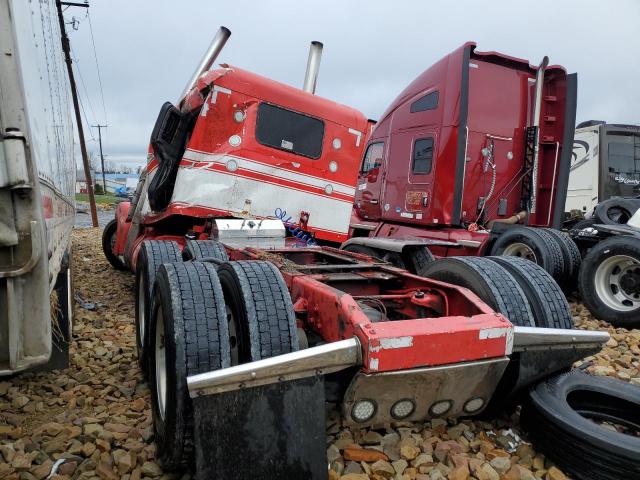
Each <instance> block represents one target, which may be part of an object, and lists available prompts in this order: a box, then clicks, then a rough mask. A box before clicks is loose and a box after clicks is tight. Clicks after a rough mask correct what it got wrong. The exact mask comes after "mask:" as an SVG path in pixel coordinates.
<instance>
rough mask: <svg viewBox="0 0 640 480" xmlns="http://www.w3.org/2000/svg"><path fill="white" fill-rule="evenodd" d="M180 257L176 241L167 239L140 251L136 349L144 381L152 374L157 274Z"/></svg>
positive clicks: (149, 243)
mask: <svg viewBox="0 0 640 480" xmlns="http://www.w3.org/2000/svg"><path fill="white" fill-rule="evenodd" d="M180 255H181V254H180V247H179V246H178V244H177V243H176V242H172V241H164V240H145V241H144V242H142V245H141V247H140V251H139V252H138V260H137V262H136V281H135V300H136V304H135V305H136V309H135V320H136V347H137V350H138V364H139V365H140V370H142V374H143V376H144V378H147V376H148V373H149V356H148V351H149V345H150V338H151V337H149V319H150V318H151V309H152V303H153V302H152V301H151V299H152V298H153V284H154V282H155V280H156V273H157V272H158V268H160V265H162V264H163V263H174V262H180V261H182V260H181V256H180Z"/></svg>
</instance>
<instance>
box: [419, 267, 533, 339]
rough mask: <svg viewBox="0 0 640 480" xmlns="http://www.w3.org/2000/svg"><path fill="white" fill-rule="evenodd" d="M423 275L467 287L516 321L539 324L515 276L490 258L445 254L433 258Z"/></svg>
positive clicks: (525, 323)
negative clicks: (447, 256)
mask: <svg viewBox="0 0 640 480" xmlns="http://www.w3.org/2000/svg"><path fill="white" fill-rule="evenodd" d="M424 276H425V277H427V278H433V279H434V280H441V281H443V282H447V283H452V284H454V285H458V286H460V287H465V288H468V289H469V290H471V291H472V292H473V293H475V294H476V295H477V296H478V297H480V299H481V300H482V301H483V302H485V303H486V304H487V305H489V306H490V307H491V308H493V309H494V310H495V311H497V312H499V313H501V314H503V315H504V316H505V317H507V318H508V319H509V321H510V322H511V323H513V324H514V325H518V326H524V327H535V326H536V324H535V320H534V316H533V312H532V311H531V307H530V306H529V302H528V301H527V297H526V295H525V294H524V292H523V291H522V288H521V287H520V285H518V282H517V281H516V279H515V278H513V276H512V275H511V274H510V273H509V272H508V271H507V270H506V269H505V268H504V267H502V266H501V265H498V264H497V263H495V262H494V261H492V260H490V259H489V258H482V257H449V258H442V259H440V260H436V261H434V262H432V263H431V264H430V265H429V266H428V267H427V268H426V269H425V275H424Z"/></svg>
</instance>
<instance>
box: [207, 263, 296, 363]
mask: <svg viewBox="0 0 640 480" xmlns="http://www.w3.org/2000/svg"><path fill="white" fill-rule="evenodd" d="M218 275H219V276H220V284H221V285H222V291H223V292H224V299H225V303H226V305H227V312H226V314H227V322H228V329H229V335H230V344H231V356H232V359H233V363H234V364H235V363H246V362H253V361H256V360H261V359H263V358H269V357H273V356H275V355H282V354H283V353H289V352H293V351H296V350H298V347H299V342H298V331H297V327H296V320H295V314H294V311H293V305H292V303H291V296H290V294H289V290H288V289H287V285H286V284H285V283H284V279H283V278H282V274H281V273H280V271H279V270H278V269H277V268H276V267H275V265H273V264H272V263H270V262H265V261H260V260H241V261H237V262H227V263H223V264H222V265H220V267H219V268H218Z"/></svg>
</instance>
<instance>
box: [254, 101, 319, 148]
mask: <svg viewBox="0 0 640 480" xmlns="http://www.w3.org/2000/svg"><path fill="white" fill-rule="evenodd" d="M323 138H324V123H323V122H322V120H318V119H317V118H313V117H309V116H307V115H303V114H301V113H297V112H292V111H291V110H286V109H284V108H281V107H276V106H275V105H270V104H268V103H261V104H260V105H259V106H258V119H257V120H256V139H257V140H258V142H260V143H261V144H262V145H266V146H268V147H273V148H277V149H279V150H285V151H287V152H291V153H295V154H297V155H302V156H305V157H309V158H320V154H321V153H322V140H323Z"/></svg>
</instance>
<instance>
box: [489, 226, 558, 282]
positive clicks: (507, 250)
mask: <svg viewBox="0 0 640 480" xmlns="http://www.w3.org/2000/svg"><path fill="white" fill-rule="evenodd" d="M489 255H492V256H498V255H507V256H514V257H522V258H526V259H527V260H531V261H532V262H535V263H537V264H538V265H540V266H541V267H542V268H544V269H545V270H546V271H547V272H549V273H550V274H551V276H552V277H553V278H555V279H556V280H562V278H563V276H564V271H565V265H564V259H563V258H562V251H561V250H560V247H559V246H558V244H557V243H556V242H555V241H554V240H553V238H552V237H551V236H550V235H549V234H548V233H547V232H545V231H544V230H542V229H540V228H531V227H522V226H519V227H513V228H509V229H508V230H506V231H505V232H504V233H502V234H501V235H500V236H499V237H498V239H497V240H496V241H495V243H494V244H493V246H492V247H491V251H490V252H489Z"/></svg>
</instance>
